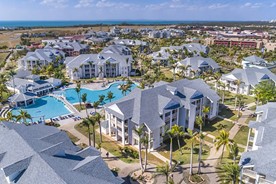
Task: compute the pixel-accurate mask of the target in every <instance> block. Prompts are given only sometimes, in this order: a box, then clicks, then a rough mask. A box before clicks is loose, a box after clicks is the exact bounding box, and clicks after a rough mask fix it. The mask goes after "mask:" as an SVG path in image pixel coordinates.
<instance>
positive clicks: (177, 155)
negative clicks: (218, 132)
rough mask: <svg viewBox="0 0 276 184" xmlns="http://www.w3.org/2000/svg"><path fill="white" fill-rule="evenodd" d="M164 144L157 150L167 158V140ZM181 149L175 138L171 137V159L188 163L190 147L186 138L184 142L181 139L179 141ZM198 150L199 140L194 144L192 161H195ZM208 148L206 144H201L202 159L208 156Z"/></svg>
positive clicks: (168, 147)
mask: <svg viewBox="0 0 276 184" xmlns="http://www.w3.org/2000/svg"><path fill="white" fill-rule="evenodd" d="M165 144H166V146H165V147H164V148H162V149H160V150H159V151H158V153H160V154H161V155H163V156H164V157H166V158H167V159H169V158H170V144H169V140H166V141H165ZM180 145H181V149H182V153H183V154H181V151H180V150H179V149H178V144H177V139H176V138H175V139H173V160H176V161H178V162H180V163H181V164H188V163H189V162H190V153H191V151H190V148H191V142H190V141H189V140H187V141H186V142H184V141H183V139H182V140H181V141H180ZM198 151H199V142H197V143H196V144H194V154H193V160H194V163H197V158H198ZM209 151H210V148H209V147H208V146H207V145H204V146H203V151H202V159H203V160H204V159H206V158H207V157H208V156H209Z"/></svg>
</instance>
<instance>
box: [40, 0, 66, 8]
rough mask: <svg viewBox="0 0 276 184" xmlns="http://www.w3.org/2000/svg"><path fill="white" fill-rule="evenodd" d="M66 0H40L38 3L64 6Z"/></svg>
mask: <svg viewBox="0 0 276 184" xmlns="http://www.w3.org/2000/svg"><path fill="white" fill-rule="evenodd" d="M67 2H68V0H42V1H41V2H40V4H42V5H46V6H52V7H54V8H64V7H67V6H68V5H67Z"/></svg>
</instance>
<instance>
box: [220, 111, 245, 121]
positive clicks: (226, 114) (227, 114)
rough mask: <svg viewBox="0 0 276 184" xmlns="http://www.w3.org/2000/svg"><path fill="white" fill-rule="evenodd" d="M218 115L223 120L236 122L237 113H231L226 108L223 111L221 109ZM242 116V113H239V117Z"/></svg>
mask: <svg viewBox="0 0 276 184" xmlns="http://www.w3.org/2000/svg"><path fill="white" fill-rule="evenodd" d="M219 115H220V116H222V117H224V118H227V119H230V120H232V121H236V120H238V116H237V115H238V111H233V110H231V109H228V108H224V109H221V111H220V112H219ZM241 115H242V113H241V112H240V116H241Z"/></svg>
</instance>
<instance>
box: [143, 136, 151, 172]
mask: <svg viewBox="0 0 276 184" xmlns="http://www.w3.org/2000/svg"><path fill="white" fill-rule="evenodd" d="M149 141H150V140H149V135H148V134H145V135H144V137H143V138H142V139H141V142H142V144H143V146H144V147H145V167H144V170H145V171H146V170H147V165H148V148H149Z"/></svg>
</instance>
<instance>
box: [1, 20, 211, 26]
mask: <svg viewBox="0 0 276 184" xmlns="http://www.w3.org/2000/svg"><path fill="white" fill-rule="evenodd" d="M204 22H207V21H168V20H167V21H163V20H126V21H124V20H102V21H83V20H82V21H0V28H1V27H5V28H17V27H69V26H81V25H99V24H103V25H119V24H133V25H140V24H143V25H162V24H163V25H167V24H187V23H204Z"/></svg>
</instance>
